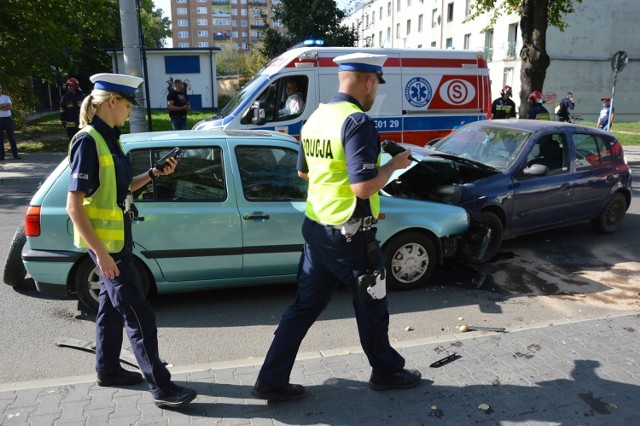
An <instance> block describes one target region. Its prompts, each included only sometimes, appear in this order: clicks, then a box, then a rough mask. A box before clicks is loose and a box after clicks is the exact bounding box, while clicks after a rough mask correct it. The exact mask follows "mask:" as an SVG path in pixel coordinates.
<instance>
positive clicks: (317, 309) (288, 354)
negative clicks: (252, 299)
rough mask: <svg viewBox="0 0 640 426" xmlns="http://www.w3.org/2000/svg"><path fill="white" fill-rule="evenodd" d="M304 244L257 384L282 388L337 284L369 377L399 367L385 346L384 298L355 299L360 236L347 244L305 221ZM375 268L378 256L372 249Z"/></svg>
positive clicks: (363, 265)
mask: <svg viewBox="0 0 640 426" xmlns="http://www.w3.org/2000/svg"><path fill="white" fill-rule="evenodd" d="M302 235H303V236H304V240H305V244H304V251H303V253H302V256H301V259H300V265H299V268H298V293H297V295H296V300H295V302H294V303H293V304H292V305H291V306H289V307H288V308H287V310H286V311H285V313H284V314H283V316H282V319H281V320H280V324H279V325H278V328H277V329H276V332H275V335H274V339H273V342H272V343H271V347H270V348H269V352H268V353H267V356H266V359H265V361H264V364H263V365H262V368H261V369H260V373H259V375H258V380H260V381H261V382H263V383H266V384H268V385H271V386H285V385H286V384H287V383H289V376H290V374H291V370H292V368H293V364H294V362H295V358H296V355H297V353H298V349H299V348H300V344H301V343H302V339H304V336H305V335H306V334H307V331H308V330H309V328H310V327H311V325H313V323H314V322H315V320H316V319H317V318H318V316H319V315H320V313H321V312H322V311H323V310H324V308H325V307H326V306H327V304H328V303H329V300H331V297H332V296H333V293H334V292H335V289H336V287H337V286H338V284H339V283H341V282H342V283H344V284H345V285H346V286H347V289H348V290H349V292H350V293H351V296H352V303H353V308H354V310H355V315H356V322H357V324H358V333H359V336H360V344H361V345H362V349H363V350H364V353H365V354H366V356H367V358H368V360H369V364H370V365H371V368H372V371H373V373H375V374H381V375H387V374H393V373H396V372H399V371H401V370H402V369H403V368H404V362H405V361H404V358H403V357H402V356H401V355H400V354H399V353H398V352H397V351H396V350H395V349H393V348H392V347H391V344H390V343H389V336H388V331H389V311H388V309H387V308H388V304H387V298H386V297H385V298H383V299H378V300H363V299H360V298H359V297H358V288H357V284H356V277H358V276H360V275H362V274H363V273H365V271H366V270H367V269H368V266H369V260H368V257H367V252H366V247H365V237H364V234H363V233H362V232H358V233H356V234H355V235H354V237H353V239H352V240H351V241H350V242H347V240H346V238H345V237H344V236H343V235H342V234H341V233H340V231H339V230H337V229H334V228H333V227H330V226H323V225H320V224H318V223H316V222H314V221H312V220H310V219H308V218H305V220H304V223H303V225H302ZM377 257H378V264H382V252H381V251H380V247H379V246H378V251H377Z"/></svg>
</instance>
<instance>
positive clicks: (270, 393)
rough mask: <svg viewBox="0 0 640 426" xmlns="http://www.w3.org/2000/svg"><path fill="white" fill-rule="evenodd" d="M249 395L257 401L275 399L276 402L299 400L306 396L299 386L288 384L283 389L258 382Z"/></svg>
mask: <svg viewBox="0 0 640 426" xmlns="http://www.w3.org/2000/svg"><path fill="white" fill-rule="evenodd" d="M251 395H253V396H255V397H256V398H259V399H276V400H278V401H289V400H292V399H296V398H301V397H303V396H305V395H306V392H305V391H304V387H302V386H301V385H292V384H291V383H289V384H288V385H286V386H283V387H276V386H270V385H268V384H266V383H262V382H260V381H259V380H258V381H257V382H256V384H255V386H254V387H253V389H251Z"/></svg>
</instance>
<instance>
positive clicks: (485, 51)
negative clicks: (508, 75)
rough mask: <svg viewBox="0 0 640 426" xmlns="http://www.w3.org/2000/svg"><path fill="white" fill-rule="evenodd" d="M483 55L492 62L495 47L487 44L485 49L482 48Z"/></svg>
mask: <svg viewBox="0 0 640 426" xmlns="http://www.w3.org/2000/svg"><path fill="white" fill-rule="evenodd" d="M482 55H483V56H484V59H486V61H487V62H491V60H492V59H493V47H491V46H486V47H485V48H484V49H482Z"/></svg>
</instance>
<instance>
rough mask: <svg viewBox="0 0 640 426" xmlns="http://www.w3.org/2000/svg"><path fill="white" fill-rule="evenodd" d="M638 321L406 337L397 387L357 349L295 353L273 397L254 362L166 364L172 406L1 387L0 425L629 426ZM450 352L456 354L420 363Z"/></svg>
mask: <svg viewBox="0 0 640 426" xmlns="http://www.w3.org/2000/svg"><path fill="white" fill-rule="evenodd" d="M639 320H640V314H633V315H629V314H627V315H621V316H616V317H608V318H602V319H595V320H587V321H581V322H566V323H556V324H547V325H545V326H542V327H537V328H529V329H519V330H507V332H505V333H494V332H468V333H458V334H452V335H451V336H449V338H446V339H439V340H430V341H415V342H412V343H411V344H406V345H403V347H400V348H399V350H400V351H401V352H402V354H403V355H404V356H405V357H406V359H407V366H408V367H409V368H417V369H419V370H420V371H421V372H422V374H423V380H422V383H421V384H420V385H419V386H418V387H417V388H414V389H408V390H393V391H383V392H375V391H373V390H371V389H369V387H368V385H367V380H368V378H369V373H370V369H369V366H368V363H367V362H366V360H365V358H364V356H363V355H362V353H361V352H360V351H359V349H358V350H348V349H344V350H335V351H329V352H326V353H307V354H300V356H299V357H298V360H297V361H296V364H295V367H294V370H293V373H292V377H291V380H292V382H294V383H301V384H303V385H305V386H306V388H307V392H308V395H307V396H306V397H305V398H302V399H300V400H296V401H289V402H279V403H268V402H266V401H263V400H257V399H254V398H253V397H252V396H251V393H250V390H251V386H252V385H253V383H254V382H255V380H256V377H257V374H258V369H259V368H260V363H261V360H240V361H237V362H225V363H220V364H212V365H199V366H191V367H183V368H179V367H172V368H171V370H172V372H173V376H174V379H175V380H176V381H177V382H178V383H181V384H184V385H188V386H192V387H194V388H195V389H197V391H198V393H199V396H198V397H197V398H196V399H195V401H194V402H193V403H191V404H190V405H189V406H187V407H185V408H183V410H182V411H168V410H161V409H159V408H157V407H156V406H155V405H154V404H153V400H152V398H151V395H150V393H149V392H147V391H146V385H145V384H141V385H138V386H136V387H133V388H129V389H125V388H101V387H99V386H97V385H96V384H95V377H93V376H82V377H68V378H60V379H53V380H46V381H39V382H28V383H6V384H1V385H0V413H1V415H2V417H0V423H2V424H4V425H24V424H33V425H52V424H56V425H58V424H70V425H71V424H73V425H76V424H87V425H94V424H95V425H103V424H109V423H110V424H115V425H130V424H136V425H152V424H153V425H156V424H159V425H168V424H214V423H215V424H223V425H275V424H295V425H363V424H367V425H370V424H384V425H402V426H405V425H422V424H447V425H471V424H473V425H476V424H500V425H507V424H519V425H520V424H531V425H533V424H563V425H632V424H636V425H637V424H640V409H639V408H638V407H640V385H639V383H640V339H639V338H638V331H639V330H640V328H639V327H640V324H639ZM354 339H355V337H354ZM211 344H215V342H211ZM265 350H266V348H265ZM454 352H455V353H457V354H459V355H460V358H458V359H457V360H455V361H453V362H451V363H449V364H446V365H444V366H442V367H440V368H430V367H429V365H430V364H431V363H433V362H434V361H436V360H438V359H440V358H443V357H445V356H446V355H448V354H452V353H454ZM88 356H90V355H88Z"/></svg>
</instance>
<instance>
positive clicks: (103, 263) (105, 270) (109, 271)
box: [96, 252, 120, 279]
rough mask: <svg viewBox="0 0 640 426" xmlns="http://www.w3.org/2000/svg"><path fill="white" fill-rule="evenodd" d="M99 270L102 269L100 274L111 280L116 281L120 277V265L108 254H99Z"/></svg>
mask: <svg viewBox="0 0 640 426" xmlns="http://www.w3.org/2000/svg"><path fill="white" fill-rule="evenodd" d="M96 256H97V261H98V268H100V272H102V275H103V276H104V277H106V278H109V279H114V278H116V277H118V276H120V269H118V265H117V264H116V261H115V260H113V257H111V255H110V254H109V253H107V252H105V253H104V254H97V253H96Z"/></svg>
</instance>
